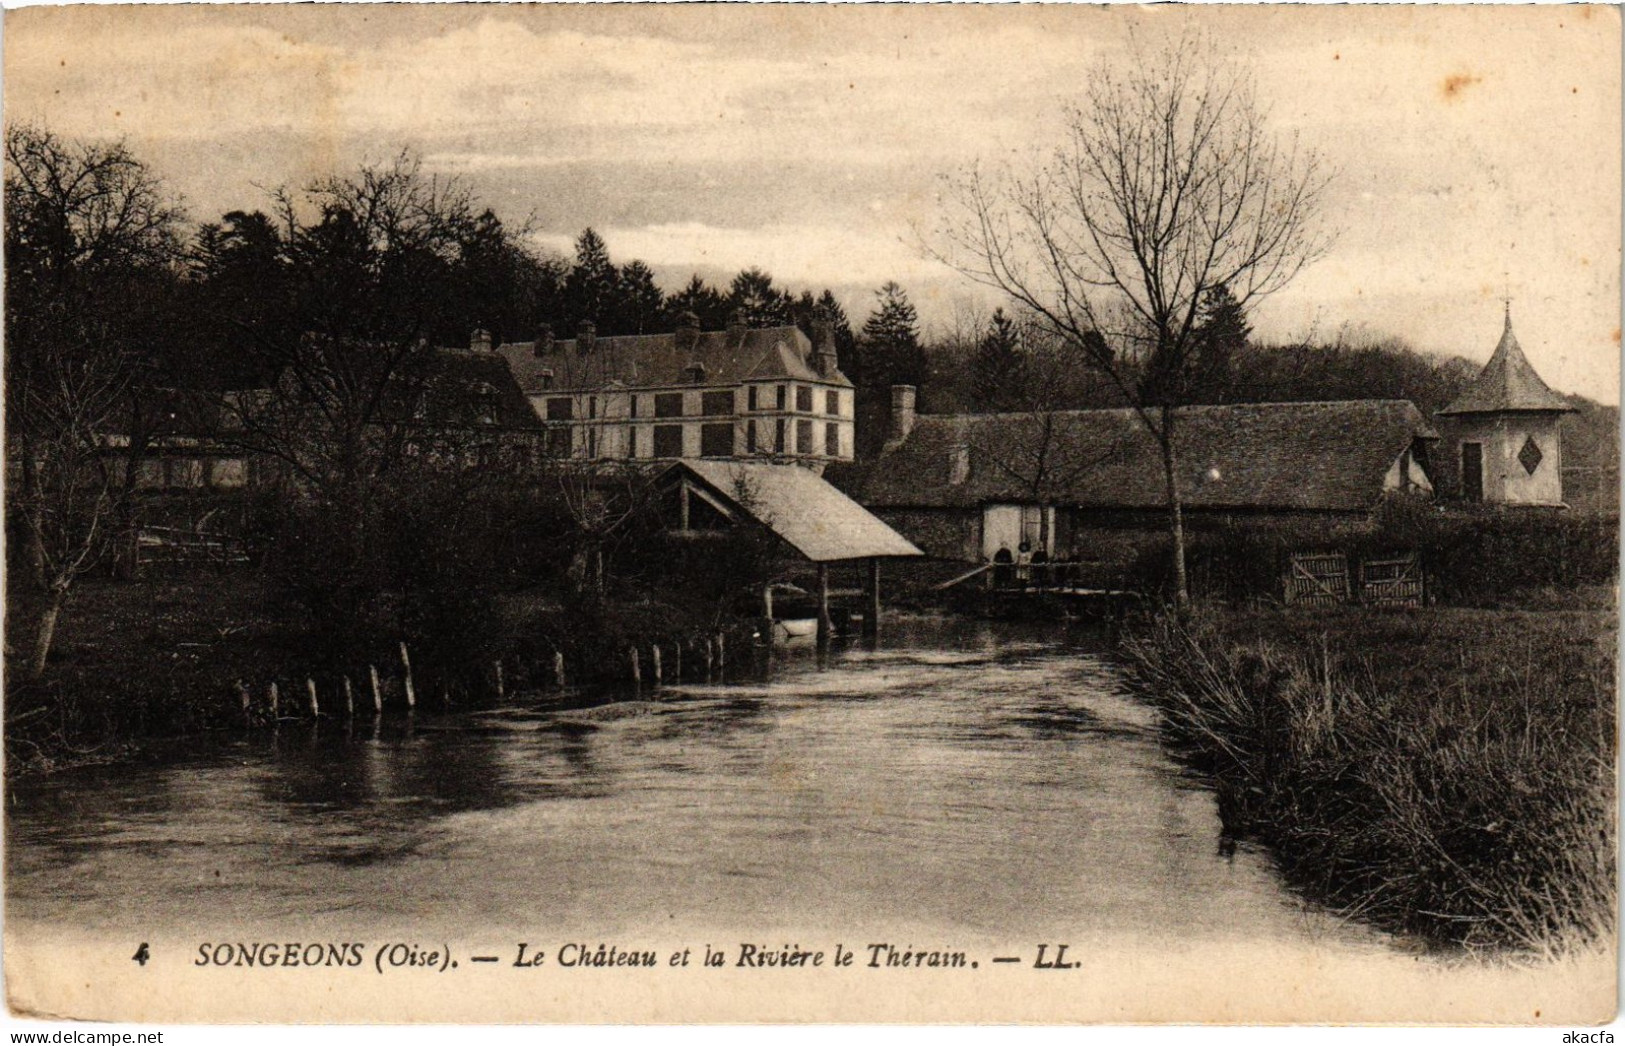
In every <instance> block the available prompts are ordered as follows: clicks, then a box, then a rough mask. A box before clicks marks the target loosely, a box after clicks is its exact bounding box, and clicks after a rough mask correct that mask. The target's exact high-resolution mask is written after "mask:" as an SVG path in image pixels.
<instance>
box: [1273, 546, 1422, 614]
mask: <svg viewBox="0 0 1625 1046" xmlns="http://www.w3.org/2000/svg"><path fill="white" fill-rule="evenodd" d="M1359 566H1360V569H1359V586H1358V588H1356V587H1355V586H1354V584H1353V583H1352V576H1351V574H1350V571H1349V561H1348V556H1346V555H1344V554H1343V553H1341V552H1313V553H1293V555H1292V557H1291V563H1290V565H1289V566H1288V568H1287V574H1286V583H1285V591H1286V603H1287V605H1288V606H1315V607H1329V606H1340V605H1342V604H1345V603H1354V602H1358V603H1360V604H1362V605H1364V606H1374V607H1417V606H1421V605H1422V603H1423V601H1424V598H1425V595H1426V587H1425V584H1424V580H1423V572H1422V562H1421V558H1420V557H1419V556H1418V555H1417V554H1416V553H1415V552H1406V553H1402V554H1399V555H1393V556H1389V557H1386V558H1383V559H1366V560H1362V561H1361V562H1360V565H1359Z"/></svg>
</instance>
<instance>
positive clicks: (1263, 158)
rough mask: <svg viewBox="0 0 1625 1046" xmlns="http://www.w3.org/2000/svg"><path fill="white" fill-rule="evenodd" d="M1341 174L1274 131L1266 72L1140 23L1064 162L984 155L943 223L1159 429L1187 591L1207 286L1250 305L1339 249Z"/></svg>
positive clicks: (1097, 81) (1075, 120)
mask: <svg viewBox="0 0 1625 1046" xmlns="http://www.w3.org/2000/svg"><path fill="white" fill-rule="evenodd" d="M1328 177H1329V175H1328V173H1327V172H1326V170H1325V168H1324V166H1323V165H1322V163H1321V161H1320V160H1319V158H1318V157H1317V156H1316V155H1315V154H1314V153H1313V152H1312V151H1307V150H1302V149H1300V148H1299V147H1298V145H1297V144H1296V142H1295V141H1294V140H1288V141H1285V142H1282V141H1280V140H1278V139H1277V138H1276V137H1274V136H1272V135H1271V134H1270V133H1269V130H1268V127H1267V114H1266V113H1265V111H1264V110H1262V109H1261V108H1260V107H1259V105H1258V103H1257V101H1256V99H1255V97H1254V93H1253V85H1252V81H1251V78H1250V77H1249V76H1248V75H1247V74H1246V73H1245V72H1244V71H1242V70H1240V69H1238V68H1236V67H1235V66H1233V65H1230V64H1228V63H1226V62H1224V61H1222V60H1221V59H1220V57H1219V56H1218V55H1217V54H1216V53H1215V50H1214V47H1213V46H1212V45H1211V44H1209V43H1206V42H1204V41H1202V40H1200V39H1196V38H1191V37H1187V38H1184V39H1181V40H1179V41H1177V42H1174V43H1172V44H1169V45H1166V46H1164V47H1161V48H1158V49H1148V48H1146V47H1145V46H1143V45H1142V44H1141V43H1140V42H1138V41H1136V42H1135V45H1134V47H1133V49H1132V52H1131V57H1130V59H1129V61H1128V63H1127V64H1126V65H1125V66H1124V67H1123V68H1110V67H1108V68H1103V69H1101V70H1100V71H1099V72H1097V73H1096V74H1095V75H1094V77H1093V78H1092V80H1091V81H1090V83H1089V86H1088V88H1087V90H1086V92H1085V95H1084V98H1083V100H1082V101H1081V103H1080V104H1079V105H1077V106H1076V107H1074V108H1072V109H1070V110H1068V112H1067V114H1066V131H1065V135H1064V138H1063V140H1062V141H1061V143H1060V144H1059V145H1058V146H1057V147H1056V148H1055V150H1054V153H1053V154H1052V155H1051V156H1050V158H1049V160H1048V162H1045V163H1041V164H1037V165H1035V167H1034V168H1033V169H1025V170H1023V169H1006V170H1004V171H1001V172H996V173H989V172H986V171H984V170H983V169H981V168H980V167H973V168H972V169H970V170H969V171H967V172H966V173H965V174H964V175H963V176H961V177H960V178H959V179H958V180H957V181H956V182H955V183H954V184H953V186H952V191H951V192H950V193H949V194H948V200H949V205H950V208H951V209H950V212H949V215H948V217H947V219H946V220H945V222H944V225H943V227H942V229H941V230H939V233H938V235H937V236H935V237H934V238H933V239H932V244H933V245H932V246H931V247H930V248H929V249H930V250H931V253H933V254H934V255H935V256H936V257H937V258H939V259H940V260H943V261H945V262H947V263H948V264H950V265H951V266H953V267H954V268H956V269H958V270H959V271H961V272H963V273H965V274H966V275H967V276H969V277H970V278H972V279H974V280H977V281H978V282H981V283H983V284H986V285H988V286H992V287H995V288H997V289H999V290H1001V291H1003V292H1004V293H1005V294H1007V295H1008V296H1009V297H1010V298H1012V299H1014V300H1015V301H1016V302H1017V303H1018V304H1020V305H1021V306H1023V307H1024V308H1026V309H1028V310H1030V311H1031V312H1032V313H1033V314H1034V315H1036V316H1038V317H1039V318H1040V319H1041V320H1042V321H1043V323H1044V324H1045V325H1046V326H1047V327H1048V328H1049V329H1050V330H1051V331H1053V332H1054V333H1055V334H1057V335H1059V336H1060V337H1062V338H1064V339H1065V341H1066V343H1067V345H1068V346H1069V347H1070V348H1071V349H1072V351H1073V352H1074V353H1076V354H1077V355H1078V356H1079V357H1080V358H1081V359H1082V360H1084V361H1086V362H1087V363H1088V364H1089V365H1091V366H1093V367H1094V368H1096V369H1097V370H1099V371H1100V372H1101V373H1102V374H1104V375H1105V376H1106V378H1107V379H1108V380H1109V381H1110V382H1111V383H1112V384H1113V385H1114V386H1116V387H1117V389H1118V391H1119V392H1120V393H1121V394H1122V396H1123V397H1124V399H1125V400H1126V401H1127V402H1128V403H1129V404H1131V405H1132V407H1133V409H1134V410H1135V412H1136V413H1137V415H1138V417H1139V418H1140V420H1141V421H1142V422H1143V423H1144V425H1145V427H1146V429H1147V430H1148V431H1149V432H1150V434H1151V435H1152V436H1153V437H1154V438H1155V439H1156V441H1157V444H1158V446H1159V447H1160V449H1161V454H1162V464H1163V478H1164V482H1165V485H1166V489H1167V501H1168V510H1169V530H1170V533H1171V535H1172V538H1173V555H1174V574H1175V578H1176V586H1177V592H1176V596H1177V599H1178V601H1179V603H1180V604H1181V605H1184V604H1185V603H1187V602H1188V600H1189V590H1188V585H1187V582H1186V574H1185V537H1184V523H1183V514H1182V500H1181V493H1180V486H1179V469H1178V460H1177V450H1176V446H1177V445H1176V441H1175V427H1176V424H1177V421H1178V413H1177V410H1176V408H1177V407H1179V406H1180V405H1182V404H1185V403H1188V402H1190V400H1191V398H1192V396H1193V395H1195V394H1196V392H1197V389H1196V388H1195V387H1194V386H1195V383H1196V381H1197V378H1198V375H1199V371H1200V367H1199V366H1198V364H1199V362H1200V361H1199V359H1198V356H1199V353H1198V351H1197V350H1198V347H1199V344H1200V338H1199V336H1198V334H1199V332H1198V326H1199V318H1200V312H1201V308H1202V304H1203V302H1204V300H1205V299H1206V298H1207V296H1208V295H1209V293H1210V292H1212V291H1213V290H1214V289H1216V288H1219V287H1221V286H1222V287H1227V288H1228V289H1229V292H1230V293H1231V294H1232V295H1234V297H1235V300H1236V302H1237V303H1238V304H1239V305H1240V307H1241V308H1242V309H1245V308H1246V307H1247V306H1248V304H1249V303H1251V302H1253V301H1255V300H1257V299H1258V298H1260V297H1262V296H1264V295H1267V294H1269V293H1271V292H1273V291H1276V290H1278V289H1280V288H1281V287H1283V286H1285V285H1286V283H1287V282H1288V281H1290V280H1291V279H1292V278H1293V277H1294V276H1295V275H1297V273H1298V272H1299V271H1300V270H1302V269H1303V267H1304V266H1305V265H1307V264H1309V263H1310V262H1311V261H1314V260H1315V259H1317V258H1319V257H1320V256H1321V255H1322V254H1323V253H1324V252H1325V250H1326V249H1327V247H1328V246H1329V239H1328V238H1327V236H1325V235H1324V234H1323V233H1322V232H1321V227H1320V220H1319V219H1320V210H1321V202H1322V195H1323V192H1324V190H1325V187H1326V185H1327V181H1328Z"/></svg>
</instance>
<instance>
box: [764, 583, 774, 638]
mask: <svg viewBox="0 0 1625 1046" xmlns="http://www.w3.org/2000/svg"><path fill="white" fill-rule="evenodd" d="M762 616H763V617H765V618H767V627H768V628H769V630H771V629H772V627H773V582H771V581H769V582H768V583H767V584H766V585H763V586H762Z"/></svg>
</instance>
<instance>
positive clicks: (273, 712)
mask: <svg viewBox="0 0 1625 1046" xmlns="http://www.w3.org/2000/svg"><path fill="white" fill-rule="evenodd" d="M270 695H271V722H273V723H274V722H276V720H277V705H278V704H279V703H280V702H279V701H278V697H279V695H278V694H277V690H276V680H275V679H273V680H271V690H270Z"/></svg>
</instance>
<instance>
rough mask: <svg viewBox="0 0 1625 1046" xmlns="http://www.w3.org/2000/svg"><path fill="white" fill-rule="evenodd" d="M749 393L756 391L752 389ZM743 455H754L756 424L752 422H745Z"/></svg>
mask: <svg viewBox="0 0 1625 1046" xmlns="http://www.w3.org/2000/svg"><path fill="white" fill-rule="evenodd" d="M751 391H752V392H755V391H756V390H755V389H752V390H751ZM745 453H746V454H754V453H756V422H754V421H747V422H745Z"/></svg>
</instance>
